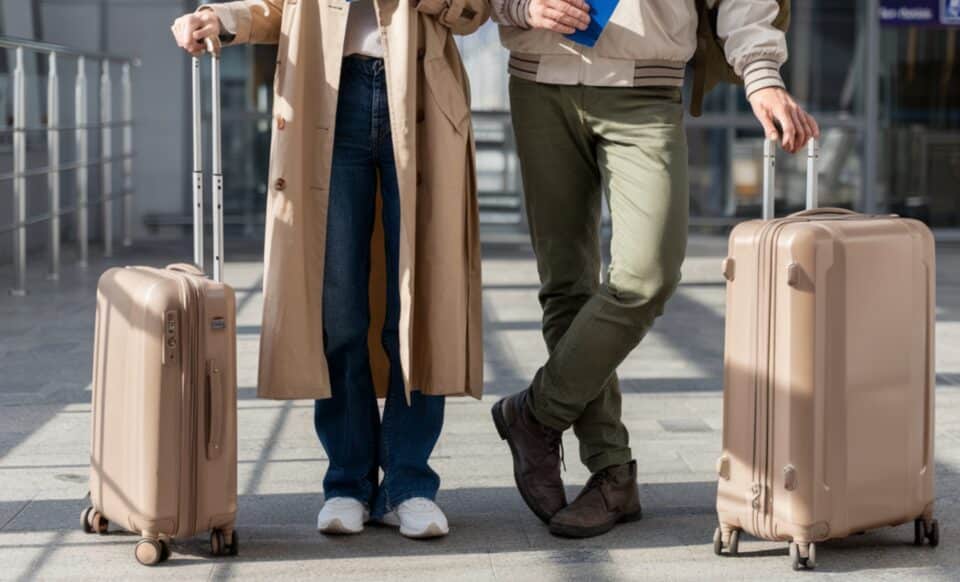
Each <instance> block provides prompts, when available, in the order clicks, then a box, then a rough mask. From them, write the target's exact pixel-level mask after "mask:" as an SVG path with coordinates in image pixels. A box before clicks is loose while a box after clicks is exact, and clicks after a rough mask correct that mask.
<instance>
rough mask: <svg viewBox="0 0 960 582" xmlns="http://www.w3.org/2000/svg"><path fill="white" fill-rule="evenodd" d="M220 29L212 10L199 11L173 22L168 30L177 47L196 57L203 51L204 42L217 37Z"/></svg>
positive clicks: (218, 21)
mask: <svg viewBox="0 0 960 582" xmlns="http://www.w3.org/2000/svg"><path fill="white" fill-rule="evenodd" d="M220 28H221V27H220V19H219V18H217V15H216V14H214V12H213V10H200V11H198V12H191V13H190V14H184V15H183V16H181V17H180V18H178V19H176V20H174V21H173V26H171V27H170V30H171V31H172V32H173V37H174V38H175V39H177V46H179V47H181V48H183V50H185V51H187V52H188V53H190V54H191V55H193V56H198V55H200V54H201V53H203V51H204V40H206V39H208V38H217V37H219V36H220Z"/></svg>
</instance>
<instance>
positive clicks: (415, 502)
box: [400, 497, 439, 513]
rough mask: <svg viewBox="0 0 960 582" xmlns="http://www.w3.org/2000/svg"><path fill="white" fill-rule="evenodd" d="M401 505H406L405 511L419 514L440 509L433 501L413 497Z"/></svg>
mask: <svg viewBox="0 0 960 582" xmlns="http://www.w3.org/2000/svg"><path fill="white" fill-rule="evenodd" d="M400 505H404V506H405V507H404V509H410V510H412V511H416V512H418V513H419V512H427V511H434V510H436V509H439V506H438V505H437V504H436V503H434V502H433V501H430V500H429V499H427V498H426V497H413V498H411V499H408V500H406V501H404V502H403V503H401V504H400Z"/></svg>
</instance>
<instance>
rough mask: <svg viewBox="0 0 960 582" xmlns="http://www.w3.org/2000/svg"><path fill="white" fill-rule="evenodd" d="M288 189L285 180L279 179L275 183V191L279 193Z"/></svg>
mask: <svg viewBox="0 0 960 582" xmlns="http://www.w3.org/2000/svg"><path fill="white" fill-rule="evenodd" d="M286 187H287V181H286V180H284V179H283V178H277V180H276V181H275V182H274V183H273V188H274V190H276V191H278V192H280V191H282V190H283V189H284V188H286Z"/></svg>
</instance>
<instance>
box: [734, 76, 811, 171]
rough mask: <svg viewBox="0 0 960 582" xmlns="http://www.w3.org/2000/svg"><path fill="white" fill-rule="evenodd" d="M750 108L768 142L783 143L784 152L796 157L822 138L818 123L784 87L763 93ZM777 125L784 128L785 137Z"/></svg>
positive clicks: (752, 100) (753, 101)
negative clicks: (811, 143)
mask: <svg viewBox="0 0 960 582" xmlns="http://www.w3.org/2000/svg"><path fill="white" fill-rule="evenodd" d="M750 105H751V106H752V107H753V114H754V115H756V116H757V119H759V120H760V124H761V125H763V131H764V132H765V133H766V134H767V139H775V140H778V141H780V145H781V146H783V149H784V150H786V151H788V152H790V153H792V154H795V153H797V152H798V151H800V150H801V149H802V148H803V147H804V146H806V145H807V142H808V141H809V140H810V138H814V137H820V126H819V125H817V121H816V120H815V119H814V118H813V116H812V115H810V114H809V113H807V112H806V111H804V110H803V108H802V107H800V106H799V105H797V103H796V101H794V100H793V97H791V96H790V94H789V93H787V92H786V91H785V90H783V89H781V88H780V87H767V88H766V89H760V90H759V91H757V92H755V93H754V94H753V95H751V96H750ZM777 124H779V125H780V127H782V128H783V135H781V132H779V131H777Z"/></svg>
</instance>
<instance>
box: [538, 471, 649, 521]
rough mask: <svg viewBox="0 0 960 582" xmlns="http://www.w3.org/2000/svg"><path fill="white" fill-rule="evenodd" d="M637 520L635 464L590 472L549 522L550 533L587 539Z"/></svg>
mask: <svg viewBox="0 0 960 582" xmlns="http://www.w3.org/2000/svg"><path fill="white" fill-rule="evenodd" d="M640 517H641V510H640V490H639V488H638V487H637V462H636V461H630V462H629V463H627V464H625V465H614V466H612V467H607V468H606V469H603V470H602V471H599V472H597V473H594V474H593V476H592V477H590V480H589V481H587V484H586V486H584V488H583V491H581V492H580V495H578V496H577V498H576V499H575V500H574V501H573V503H571V504H570V505H568V506H566V507H565V508H564V509H563V510H562V511H559V512H557V514H556V515H554V516H553V519H551V520H550V533H552V534H554V535H558V536H563V537H568V538H588V537H592V536H598V535H600V534H604V533H607V532H608V531H610V530H611V529H613V526H614V525H616V524H618V523H625V522H628V521H636V520H638V519H640Z"/></svg>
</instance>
